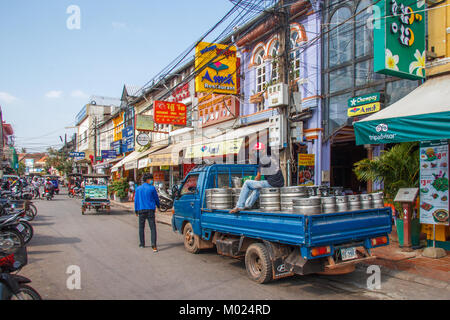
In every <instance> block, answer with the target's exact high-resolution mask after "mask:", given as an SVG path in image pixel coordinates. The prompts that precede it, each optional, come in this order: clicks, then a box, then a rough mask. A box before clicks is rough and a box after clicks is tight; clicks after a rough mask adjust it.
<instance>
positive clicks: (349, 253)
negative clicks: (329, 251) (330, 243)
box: [341, 247, 358, 261]
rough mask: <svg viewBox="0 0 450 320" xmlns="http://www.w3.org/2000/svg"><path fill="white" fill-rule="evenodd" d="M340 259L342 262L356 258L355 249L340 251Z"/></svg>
mask: <svg viewBox="0 0 450 320" xmlns="http://www.w3.org/2000/svg"><path fill="white" fill-rule="evenodd" d="M341 257H342V261H346V260H351V259H356V258H358V256H357V255H356V248H354V247H353V248H343V249H341Z"/></svg>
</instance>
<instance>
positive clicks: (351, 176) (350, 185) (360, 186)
mask: <svg viewBox="0 0 450 320" xmlns="http://www.w3.org/2000/svg"><path fill="white" fill-rule="evenodd" d="M367 156H368V155H367V150H366V149H365V148H364V146H356V145H355V142H354V141H353V142H344V143H334V144H332V146H331V186H333V187H337V186H343V187H344V190H346V191H347V190H351V191H353V192H356V193H361V192H365V191H367V183H365V182H360V181H359V180H358V179H357V178H356V175H355V173H354V172H353V165H354V164H355V163H356V162H358V161H360V160H362V159H365V158H367Z"/></svg>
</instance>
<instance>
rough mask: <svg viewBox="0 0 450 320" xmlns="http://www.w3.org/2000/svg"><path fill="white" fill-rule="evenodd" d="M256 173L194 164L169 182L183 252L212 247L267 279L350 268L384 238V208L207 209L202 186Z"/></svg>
mask: <svg viewBox="0 0 450 320" xmlns="http://www.w3.org/2000/svg"><path fill="white" fill-rule="evenodd" d="M256 173H257V166H256V165H233V164H231V165H230V164H214V165H208V166H197V167H196V168H194V169H193V170H192V171H191V172H190V173H189V174H188V175H187V176H186V177H185V179H184V180H183V181H182V183H181V185H179V186H177V187H176V188H175V190H174V193H175V195H174V196H175V203H174V215H173V217H172V228H173V230H174V231H175V232H179V233H181V234H182V235H183V236H184V246H185V249H186V250H187V251H188V252H190V253H199V251H200V250H201V249H207V248H214V247H215V248H216V249H217V252H218V253H219V254H222V255H226V256H230V257H234V258H245V266H246V269H247V273H248V276H249V278H250V279H252V280H253V281H255V282H258V283H267V282H269V281H272V280H276V279H280V278H283V277H287V276H292V275H294V274H299V275H305V274H312V273H320V274H343V273H348V272H352V271H353V270H354V268H355V264H357V263H360V262H367V261H370V260H371V259H374V258H375V257H374V256H373V255H372V253H371V249H372V248H374V247H378V246H383V245H387V244H388V243H389V237H388V235H389V234H390V232H391V231H392V216H391V214H392V213H391V209H390V208H382V209H367V210H357V211H350V212H340V213H331V214H317V215H302V214H297V213H287V212H281V211H280V212H264V211H261V210H253V209H251V210H250V211H241V212H239V213H237V214H230V213H229V210H211V209H207V204H206V190H207V189H211V188H232V186H233V184H232V179H233V177H245V176H254V175H256ZM348 252H353V255H352V256H349V255H348V254H347V253H348ZM343 256H345V259H344V260H343Z"/></svg>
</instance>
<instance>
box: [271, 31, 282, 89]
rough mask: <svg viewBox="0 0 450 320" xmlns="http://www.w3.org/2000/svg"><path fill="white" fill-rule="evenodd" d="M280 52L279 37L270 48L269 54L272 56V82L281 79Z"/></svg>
mask: <svg viewBox="0 0 450 320" xmlns="http://www.w3.org/2000/svg"><path fill="white" fill-rule="evenodd" d="M279 52H280V41H278V39H274V40H273V44H272V45H271V47H270V49H269V55H270V57H271V58H272V77H271V81H272V83H277V82H278V79H279V76H280V74H279V62H278V60H279V57H278V56H279Z"/></svg>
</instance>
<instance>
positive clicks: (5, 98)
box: [0, 92, 19, 103]
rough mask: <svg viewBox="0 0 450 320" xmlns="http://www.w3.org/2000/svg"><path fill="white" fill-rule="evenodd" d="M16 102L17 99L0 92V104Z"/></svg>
mask: <svg viewBox="0 0 450 320" xmlns="http://www.w3.org/2000/svg"><path fill="white" fill-rule="evenodd" d="M17 100H19V99H18V98H16V97H14V96H13V95H12V94H9V93H8V92H0V102H4V103H13V102H15V101H17Z"/></svg>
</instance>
